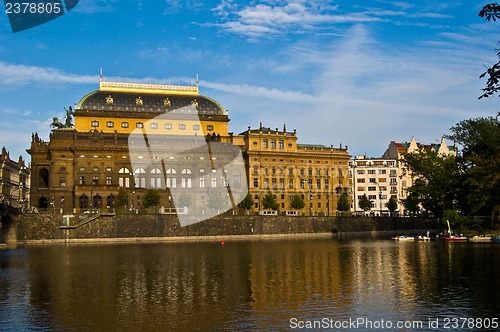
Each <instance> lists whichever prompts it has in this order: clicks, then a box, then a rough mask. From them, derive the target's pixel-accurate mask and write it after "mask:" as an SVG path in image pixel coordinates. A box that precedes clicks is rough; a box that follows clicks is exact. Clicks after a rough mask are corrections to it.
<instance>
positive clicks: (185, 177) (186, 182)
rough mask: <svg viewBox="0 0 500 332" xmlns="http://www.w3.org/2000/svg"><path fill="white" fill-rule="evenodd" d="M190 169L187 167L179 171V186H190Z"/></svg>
mask: <svg viewBox="0 0 500 332" xmlns="http://www.w3.org/2000/svg"><path fill="white" fill-rule="evenodd" d="M191 174H192V172H191V170H190V169H189V168H184V169H183V170H182V171H181V175H182V177H181V187H182V188H191Z"/></svg>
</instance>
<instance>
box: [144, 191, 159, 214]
mask: <svg viewBox="0 0 500 332" xmlns="http://www.w3.org/2000/svg"><path fill="white" fill-rule="evenodd" d="M158 205H160V194H158V192H157V191H156V190H154V189H148V190H147V191H146V193H145V194H144V196H142V206H143V207H144V208H146V209H147V208H149V207H153V206H158Z"/></svg>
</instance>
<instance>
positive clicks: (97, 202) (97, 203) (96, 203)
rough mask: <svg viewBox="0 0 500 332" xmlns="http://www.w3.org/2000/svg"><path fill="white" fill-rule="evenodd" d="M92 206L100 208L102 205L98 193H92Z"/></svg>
mask: <svg viewBox="0 0 500 332" xmlns="http://www.w3.org/2000/svg"><path fill="white" fill-rule="evenodd" d="M92 206H93V207H94V209H100V208H101V207H102V197H101V195H99V194H96V195H94V198H93V200H92Z"/></svg>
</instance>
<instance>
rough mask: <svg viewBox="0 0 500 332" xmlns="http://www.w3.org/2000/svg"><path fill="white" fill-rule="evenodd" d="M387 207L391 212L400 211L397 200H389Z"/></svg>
mask: <svg viewBox="0 0 500 332" xmlns="http://www.w3.org/2000/svg"><path fill="white" fill-rule="evenodd" d="M386 206H387V208H388V209H389V211H391V212H394V211H396V210H397V209H398V201H397V200H396V199H395V198H393V197H391V198H389V201H387V204H386Z"/></svg>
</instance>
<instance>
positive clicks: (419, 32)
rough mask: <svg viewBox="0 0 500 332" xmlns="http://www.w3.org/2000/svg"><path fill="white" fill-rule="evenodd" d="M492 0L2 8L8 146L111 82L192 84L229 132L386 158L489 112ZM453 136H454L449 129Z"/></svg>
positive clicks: (1, 109)
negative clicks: (47, 14)
mask: <svg viewBox="0 0 500 332" xmlns="http://www.w3.org/2000/svg"><path fill="white" fill-rule="evenodd" d="M485 3H486V2H479V1H471V0H467V1H466V0H463V1H462V0H455V1H446V0H443V1H440V2H436V1H427V0H419V1H390V0H365V1H352V0H351V1H347V0H343V1H329V0H318V1H303V0H269V1H233V0H217V1H197V0H187V1H180V0H163V1H159V0H148V1H141V0H135V1H129V0H119V1H118V0H106V1H105V0H80V2H79V3H78V4H77V6H76V7H75V8H74V9H73V10H71V11H69V12H67V13H66V14H65V15H63V16H61V17H59V18H57V19H55V20H53V21H50V22H47V23H45V24H43V25H40V26H37V27H34V28H31V29H28V30H24V31H21V32H17V33H13V32H12V30H11V28H10V25H9V20H8V18H7V15H6V14H5V11H4V10H2V12H0V116H1V121H0V145H2V146H6V148H7V150H9V151H10V157H11V158H12V159H15V160H16V159H17V158H18V157H19V155H21V154H22V155H23V157H24V158H26V159H27V160H28V161H29V155H28V154H27V153H26V149H28V148H29V146H30V142H31V133H33V132H38V134H39V135H40V137H41V138H42V139H44V140H46V141H48V140H49V137H48V136H49V133H50V127H49V124H50V123H51V122H52V118H53V117H55V116H57V117H59V118H60V119H62V118H63V117H64V114H65V113H64V108H65V107H66V108H67V107H69V106H70V105H74V104H75V103H78V101H79V100H80V99H81V98H82V97H83V96H84V95H86V94H87V93H89V92H91V91H94V90H97V89H98V87H99V71H100V69H101V68H102V70H103V74H104V79H105V80H107V81H126V82H141V83H156V84H192V83H194V82H195V80H196V75H199V88H200V93H201V94H203V95H205V96H208V97H211V98H213V99H215V100H217V101H218V102H220V103H221V104H222V106H223V107H224V108H226V109H227V110H228V112H229V117H230V119H231V122H230V123H229V129H230V131H232V132H234V133H235V134H238V133H241V132H243V131H245V130H246V129H247V128H248V126H250V127H252V128H258V127H259V124H260V122H262V124H263V126H265V127H270V128H273V129H274V128H280V130H281V129H282V128H283V125H284V124H286V128H287V130H289V131H291V130H293V129H296V130H297V134H298V137H299V141H298V142H299V143H304V144H323V145H327V146H330V145H334V146H335V147H339V146H340V144H342V146H343V147H345V146H348V148H349V153H350V154H351V155H367V156H368V157H380V156H381V155H382V154H383V153H384V151H385V149H386V148H387V147H388V145H389V143H390V142H391V141H393V140H394V141H397V142H405V141H410V140H411V138H412V136H413V137H415V139H416V140H417V141H418V142H422V143H434V142H437V141H439V140H440V139H441V137H442V136H443V135H445V134H449V133H450V131H449V129H450V127H452V126H453V125H455V124H456V123H458V122H459V121H461V120H465V119H469V118H475V117H480V116H494V115H496V114H497V112H498V106H499V100H498V99H497V98H489V99H481V100H478V96H479V95H480V94H481V88H482V87H484V85H485V80H484V79H483V80H481V79H480V78H479V76H480V74H481V73H482V72H484V71H485V65H488V64H489V65H492V64H494V63H495V62H496V61H497V60H498V58H497V56H496V53H497V51H496V50H495V49H496V48H498V47H499V45H498V41H499V40H500V33H499V24H500V22H486V21H484V20H483V19H481V18H480V17H478V15H477V14H478V12H479V10H480V9H481V7H482V6H483V5H484V4H485ZM450 144H452V143H451V142H450Z"/></svg>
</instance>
